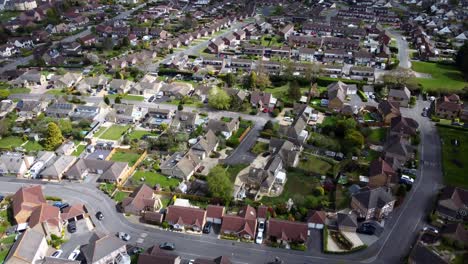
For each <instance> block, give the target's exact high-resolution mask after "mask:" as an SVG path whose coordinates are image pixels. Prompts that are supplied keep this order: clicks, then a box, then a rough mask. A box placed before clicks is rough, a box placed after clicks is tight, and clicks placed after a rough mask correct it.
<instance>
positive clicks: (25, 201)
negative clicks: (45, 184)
mask: <svg viewBox="0 0 468 264" xmlns="http://www.w3.org/2000/svg"><path fill="white" fill-rule="evenodd" d="M12 200H13V215H14V216H15V218H16V216H17V215H18V214H19V213H21V212H22V211H28V212H32V211H33V210H34V208H36V207H37V206H39V205H41V204H42V203H45V202H46V199H45V197H44V194H43V193H42V187H41V186H40V185H35V186H30V187H22V188H21V189H19V190H18V191H17V192H16V193H15V194H14V195H13V197H12Z"/></svg>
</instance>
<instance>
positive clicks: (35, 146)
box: [23, 141, 44, 152]
mask: <svg viewBox="0 0 468 264" xmlns="http://www.w3.org/2000/svg"><path fill="white" fill-rule="evenodd" d="M23 148H24V149H25V150H26V151H28V152H29V151H41V150H43V149H44V147H42V145H41V144H39V142H37V141H28V143H26V144H24V146H23Z"/></svg>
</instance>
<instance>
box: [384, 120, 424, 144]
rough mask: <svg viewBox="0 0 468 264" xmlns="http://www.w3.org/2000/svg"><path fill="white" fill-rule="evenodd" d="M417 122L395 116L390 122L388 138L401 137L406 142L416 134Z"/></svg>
mask: <svg viewBox="0 0 468 264" xmlns="http://www.w3.org/2000/svg"><path fill="white" fill-rule="evenodd" d="M418 126H419V124H418V122H416V120H414V119H412V118H409V117H402V116H397V117H394V118H392V119H391V121H390V136H395V135H396V136H401V137H403V138H405V139H407V140H408V141H409V140H410V138H411V137H412V136H416V135H417V133H418Z"/></svg>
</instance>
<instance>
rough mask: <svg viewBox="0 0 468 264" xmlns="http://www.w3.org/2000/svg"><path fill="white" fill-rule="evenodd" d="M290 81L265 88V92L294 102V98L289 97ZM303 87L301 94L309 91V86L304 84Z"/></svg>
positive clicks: (282, 99)
mask: <svg viewBox="0 0 468 264" xmlns="http://www.w3.org/2000/svg"><path fill="white" fill-rule="evenodd" d="M289 85H290V84H289V83H287V84H285V85H283V86H278V87H272V88H267V89H265V92H268V93H271V94H272V95H273V97H275V98H278V99H280V100H281V101H283V102H291V103H293V100H292V99H291V98H290V97H289V94H288V93H289ZM300 89H301V94H304V93H306V92H308V91H309V87H308V86H307V87H306V86H303V87H300Z"/></svg>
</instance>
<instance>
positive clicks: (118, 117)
mask: <svg viewBox="0 0 468 264" xmlns="http://www.w3.org/2000/svg"><path fill="white" fill-rule="evenodd" d="M142 117H143V113H142V110H141V108H139V107H137V106H135V105H127V104H114V105H113V108H112V109H111V110H110V111H109V113H108V114H107V115H106V118H105V119H106V121H108V122H113V123H117V124H133V123H135V122H137V121H139V120H140V119H141V118H142Z"/></svg>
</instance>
